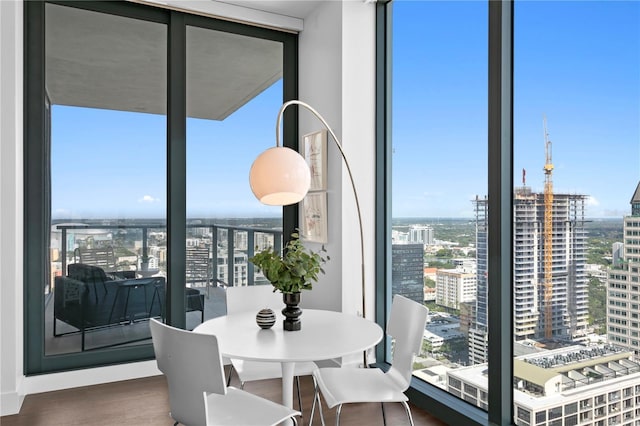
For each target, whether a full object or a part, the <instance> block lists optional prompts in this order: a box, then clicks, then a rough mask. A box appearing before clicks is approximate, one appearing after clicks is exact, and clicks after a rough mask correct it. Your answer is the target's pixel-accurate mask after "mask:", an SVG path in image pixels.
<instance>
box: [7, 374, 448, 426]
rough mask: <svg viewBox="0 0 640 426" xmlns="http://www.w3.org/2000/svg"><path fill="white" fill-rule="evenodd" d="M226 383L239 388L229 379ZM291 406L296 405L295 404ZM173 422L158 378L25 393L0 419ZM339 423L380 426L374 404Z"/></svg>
mask: <svg viewBox="0 0 640 426" xmlns="http://www.w3.org/2000/svg"><path fill="white" fill-rule="evenodd" d="M231 385H232V386H239V385H238V383H237V381H236V378H235V377H234V379H233V380H232V383H231ZM301 385H302V386H301V387H302V402H303V408H304V414H305V415H306V416H308V415H309V414H310V412H311V403H312V402H313V383H312V380H311V378H310V377H302V378H301ZM245 390H247V391H249V392H252V393H255V394H258V395H260V396H263V397H265V398H268V399H271V400H273V401H278V402H279V401H281V400H282V391H281V385H280V381H279V380H263V381H259V382H250V383H247V384H246V386H245ZM294 401H295V398H294ZM294 405H296V406H297V402H294ZM385 412H386V415H387V425H388V426H400V425H408V424H409V422H408V420H407V417H406V415H405V412H404V409H403V408H402V405H401V404H385ZM411 412H412V415H413V419H414V422H415V425H416V426H442V425H445V424H444V423H442V422H440V421H439V420H437V419H435V418H434V417H432V416H430V415H429V414H428V413H426V412H424V411H422V410H419V409H418V408H416V407H414V406H412V407H411ZM324 414H325V422H326V424H327V425H333V424H335V409H334V410H328V409H327V408H326V406H325V407H324ZM314 417H315V418H314V424H315V425H319V424H320V418H319V416H318V414H317V412H316V415H315V416H314ZM308 420H309V419H308V418H305V419H304V421H303V422H300V421H299V422H298V424H300V425H302V424H304V425H306V424H307V423H308ZM173 423H174V422H173V420H172V419H171V418H170V417H169V396H168V393H167V385H166V381H165V379H164V376H156V377H149V378H144V379H136V380H128V381H123V382H116V383H108V384H103V385H97V386H87V387H81V388H75V389H66V390H61V391H56V392H47V393H41V394H34V395H28V396H27V397H26V398H25V401H24V403H23V405H22V410H21V411H20V414H17V415H14V416H4V417H1V418H0V425H2V426H56V425H65V426H73V425H83V426H87V425H91V426H94V425H96V426H100V425H104V426H107V425H131V426H140V425H158V426H165V425H166V426H171V425H173ZM340 423H341V424H342V425H344V426H349V425H359V426H365V425H366V426H375V425H382V424H383V423H382V413H381V410H380V404H355V405H349V406H345V407H343V409H342V415H341V422H340ZM238 426H242V425H238Z"/></svg>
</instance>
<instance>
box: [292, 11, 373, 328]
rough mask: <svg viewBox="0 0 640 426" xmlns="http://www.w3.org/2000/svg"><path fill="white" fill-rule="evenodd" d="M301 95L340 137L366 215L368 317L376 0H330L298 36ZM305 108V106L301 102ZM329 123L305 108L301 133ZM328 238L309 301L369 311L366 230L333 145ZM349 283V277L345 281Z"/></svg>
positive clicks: (308, 19) (350, 310) (320, 305)
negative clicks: (327, 257) (364, 295)
mask: <svg viewBox="0 0 640 426" xmlns="http://www.w3.org/2000/svg"><path fill="white" fill-rule="evenodd" d="M299 73H300V76H299V82H300V86H299V88H300V91H299V92H300V100H302V101H305V102H307V103H309V104H310V105H312V106H313V107H314V108H315V109H316V110H317V111H318V112H320V114H322V115H323V117H324V118H325V119H326V120H327V121H328V122H329V124H330V125H331V126H332V129H333V131H334V132H335V133H336V134H337V136H338V137H339V138H340V139H341V142H342V146H343V150H344V152H345V156H346V157H347V160H348V161H349V164H350V167H351V171H352V173H353V177H354V181H355V185H356V190H357V191H358V197H359V201H360V208H361V213H362V216H363V227H364V235H365V241H364V242H365V258H366V259H367V261H365V266H366V270H365V278H366V285H367V290H366V293H367V301H368V303H367V306H366V312H367V317H369V318H373V307H374V297H373V296H374V291H375V289H374V274H375V268H374V263H373V259H374V238H373V237H374V207H375V176H374V171H375V4H374V3H365V2H363V1H345V2H335V1H330V2H323V3H322V4H321V5H320V6H319V7H318V8H317V9H316V10H315V11H314V12H313V13H312V14H311V15H309V16H307V17H306V18H305V21H304V31H302V32H301V33H300V37H299ZM301 111H302V110H301ZM320 129H322V124H321V123H320V122H319V121H318V120H316V119H315V118H314V117H313V116H312V115H311V114H309V113H306V112H304V111H303V112H301V113H300V133H301V134H302V135H304V134H306V133H309V132H313V131H316V130H320ZM328 148H329V150H328V152H329V153H328V175H329V176H328V181H327V185H328V190H327V196H328V201H327V203H328V209H329V215H328V227H329V229H328V231H329V237H328V241H329V242H328V244H326V248H327V251H328V253H329V255H330V257H331V260H330V261H329V262H328V263H327V264H326V265H325V267H324V269H325V272H326V274H325V275H324V276H321V277H320V280H319V283H318V284H317V285H315V286H314V288H313V291H312V292H311V294H309V295H307V293H305V294H304V295H303V297H304V299H305V300H306V302H305V304H304V306H307V307H318V308H323V309H331V310H336V311H343V312H348V313H352V314H360V315H361V314H362V297H361V294H362V292H361V287H362V286H361V283H362V280H361V277H362V274H361V273H360V270H361V257H362V256H361V250H360V233H359V224H358V219H357V211H356V207H355V200H354V196H353V190H352V187H351V183H350V181H349V177H348V174H347V170H346V168H344V166H343V161H342V158H341V156H340V152H339V151H338V149H337V148H336V146H335V144H334V143H333V142H329V146H328ZM343 283H344V285H343Z"/></svg>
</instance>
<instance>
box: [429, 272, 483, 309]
mask: <svg viewBox="0 0 640 426" xmlns="http://www.w3.org/2000/svg"><path fill="white" fill-rule="evenodd" d="M475 298H476V274H475V272H471V271H465V270H463V269H438V271H437V272H436V304H437V305H440V306H444V307H447V308H452V309H460V303H461V302H470V301H472V300H475Z"/></svg>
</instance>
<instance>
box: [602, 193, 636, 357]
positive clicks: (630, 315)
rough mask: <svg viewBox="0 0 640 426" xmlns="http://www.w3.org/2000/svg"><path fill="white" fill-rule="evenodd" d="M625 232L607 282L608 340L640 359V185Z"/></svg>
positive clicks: (624, 224) (624, 228)
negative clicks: (620, 252) (619, 255)
mask: <svg viewBox="0 0 640 426" xmlns="http://www.w3.org/2000/svg"><path fill="white" fill-rule="evenodd" d="M622 230H623V240H624V248H623V250H622V259H621V261H620V262H618V263H614V265H613V268H612V269H610V270H609V273H608V278H607V289H608V291H607V339H608V341H609V342H610V343H613V344H615V345H619V346H623V347H626V348H628V349H629V350H632V351H634V352H635V354H636V355H640V336H639V335H640V318H639V317H640V183H639V184H638V186H637V187H636V190H635V192H634V194H633V197H632V198H631V215H629V216H625V217H624V222H623V228H622Z"/></svg>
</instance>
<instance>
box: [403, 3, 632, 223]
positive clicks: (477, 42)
mask: <svg viewBox="0 0 640 426" xmlns="http://www.w3.org/2000/svg"><path fill="white" fill-rule="evenodd" d="M487 12H488V9H487V5H486V3H485V2H476V1H473V2H455V1H454V2H415V1H396V2H395V6H394V26H395V31H394V44H393V52H394V70H393V73H394V78H393V85H394V86H393V105H394V107H393V108H394V109H393V111H394V114H393V144H394V145H393V146H394V154H393V170H394V172H393V215H394V217H402V216H405V217H406V216H409V217H411V216H427V217H472V215H473V210H472V207H473V206H472V203H471V202H470V200H471V199H473V198H474V197H475V195H480V196H483V195H485V194H486V193H487V189H486V188H487V183H486V177H485V176H486V173H487V154H486V143H487V142H486V138H487V136H486V134H487V130H486V117H487V108H486V102H487V89H486V78H487V59H486V58H487ZM514 50H515V52H514V61H515V63H514V74H515V77H514V107H515V109H514V175H515V176H514V183H515V184H516V185H520V184H521V178H522V169H523V168H524V169H526V176H527V185H528V186H531V187H532V189H534V190H537V191H542V189H543V183H544V175H543V172H542V167H543V165H544V162H545V152H544V132H543V115H546V117H547V130H548V134H549V139H550V140H551V141H552V154H553V163H554V165H555V170H554V173H553V182H554V188H555V191H556V192H564V193H567V192H568V193H581V194H586V195H589V196H590V197H591V198H590V202H589V207H588V210H587V214H588V215H589V216H590V217H621V216H623V215H625V214H628V213H629V211H630V206H629V200H630V199H631V196H632V194H633V192H634V190H635V188H636V185H637V184H638V181H639V180H640V2H638V1H626V2H615V1H607V2H599V1H584V2H582V1H570V2H558V1H527V2H520V1H518V2H516V4H515V41H514Z"/></svg>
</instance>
